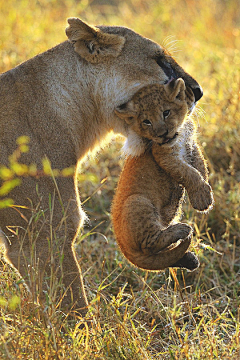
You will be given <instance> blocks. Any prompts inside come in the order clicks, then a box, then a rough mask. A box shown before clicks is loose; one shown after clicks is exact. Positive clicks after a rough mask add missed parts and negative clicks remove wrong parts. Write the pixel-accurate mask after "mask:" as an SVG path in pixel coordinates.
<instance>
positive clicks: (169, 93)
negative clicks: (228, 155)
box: [112, 79, 213, 270]
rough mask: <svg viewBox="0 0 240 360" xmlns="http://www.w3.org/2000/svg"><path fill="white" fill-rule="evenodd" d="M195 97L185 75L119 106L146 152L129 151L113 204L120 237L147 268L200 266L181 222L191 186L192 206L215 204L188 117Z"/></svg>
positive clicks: (146, 89)
mask: <svg viewBox="0 0 240 360" xmlns="http://www.w3.org/2000/svg"><path fill="white" fill-rule="evenodd" d="M192 96H193V94H192V92H191V90H189V89H186V88H185V83H184V81H183V80H182V79H178V80H172V81H171V82H170V83H168V84H167V85H160V84H154V85H148V86H146V87H144V88H142V89H140V90H139V91H138V92H137V93H136V94H135V95H134V96H133V98H132V99H131V100H130V101H129V102H127V103H126V104H123V105H121V106H120V107H118V108H117V109H116V114H117V115H118V116H119V117H120V118H123V119H124V120H125V121H126V122H127V123H128V124H129V125H130V128H132V129H133V130H134V131H135V132H136V133H137V134H138V135H140V136H141V137H142V138H143V139H144V142H145V145H146V151H145V153H144V154H142V155H140V156H139V157H131V156H129V157H128V158H127V160H126V162H125V165H124V168H123V171H122V173H121V176H120V180H119V183H118V187H117V190H116V194H115V197H114V200H113V205H112V220H113V226H114V231H115V235H116V239H117V242H118V244H119V246H120V248H121V250H122V252H123V254H124V255H125V256H126V258H127V259H128V260H129V261H130V262H132V263H133V264H134V265H136V266H138V267H140V268H143V269H147V270H163V269H165V268H167V267H185V268H187V269H189V270H194V269H195V268H197V267H198V265H199V262H198V259H197V257H196V256H195V255H194V254H193V253H192V252H186V251H187V249H188V247H189V245H190V242H191V236H192V228H191V227H190V226H189V225H187V224H184V223H181V222H177V220H178V219H179V217H180V215H181V204H182V201H183V197H184V188H185V189H186V191H187V193H188V196H189V199H190V202H191V204H192V206H193V207H194V208H195V209H197V210H199V211H207V210H209V209H210V208H211V206H212V204H213V196H212V190H211V187H210V185H209V184H208V182H207V180H208V172H207V166H206V161H205V160H204V158H203V155H202V152H201V150H200V148H199V146H198V144H197V143H196V135H195V125H194V122H193V120H192V119H189V118H186V114H187V111H188V106H187V102H188V101H190V100H191V97H192Z"/></svg>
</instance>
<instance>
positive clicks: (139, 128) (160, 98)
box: [116, 79, 194, 146]
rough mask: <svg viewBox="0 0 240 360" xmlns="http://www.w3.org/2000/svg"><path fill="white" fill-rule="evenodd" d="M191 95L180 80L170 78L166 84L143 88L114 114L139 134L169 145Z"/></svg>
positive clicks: (173, 139) (182, 120)
mask: <svg viewBox="0 0 240 360" xmlns="http://www.w3.org/2000/svg"><path fill="white" fill-rule="evenodd" d="M193 97H194V95H193V93H192V92H191V91H189V90H188V91H186V87H185V83H184V81H183V80H182V79H177V80H172V81H171V82H169V83H168V84H166V85H160V84H153V85H148V86H145V87H143V88H142V89H140V90H139V91H138V92H137V93H136V94H135V95H134V96H133V97H132V99H131V100H130V101H129V102H127V103H126V104H123V105H121V106H119V107H118V108H117V109H116V113H117V115H118V116H119V117H121V118H124V120H125V121H126V123H127V124H128V125H129V127H130V129H132V130H133V131H134V132H135V133H137V134H138V135H139V136H140V137H142V138H145V139H148V140H152V141H154V142H157V143H158V144H160V145H163V146H170V145H173V143H175V140H176V139H177V137H178V132H179V130H180V128H181V126H182V124H183V122H184V119H185V117H186V115H187V112H188V102H191V101H192V98H193Z"/></svg>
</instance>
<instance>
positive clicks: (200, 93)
mask: <svg viewBox="0 0 240 360" xmlns="http://www.w3.org/2000/svg"><path fill="white" fill-rule="evenodd" d="M191 89H192V91H193V94H194V97H195V101H196V102H197V101H198V100H200V99H201V97H202V96H203V91H202V88H201V86H198V87H196V88H193V87H191Z"/></svg>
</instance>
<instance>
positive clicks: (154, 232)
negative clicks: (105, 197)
mask: <svg viewBox="0 0 240 360" xmlns="http://www.w3.org/2000/svg"><path fill="white" fill-rule="evenodd" d="M112 214H113V224H114V229H115V234H116V238H117V241H118V244H119V246H120V248H121V250H122V252H123V254H124V255H125V256H126V258H127V259H128V260H129V261H131V262H132V263H133V264H135V265H136V266H138V267H140V268H142V269H147V270H163V269H165V268H167V267H170V266H171V265H172V264H174V263H175V262H177V261H178V260H179V259H181V258H182V257H183V256H184V254H185V252H186V250H187V249H188V247H189V245H190V242H191V235H192V228H191V227H190V226H188V225H187V224H184V223H178V224H174V225H170V226H168V227H163V226H162V219H161V217H160V215H159V214H158V212H157V210H156V208H155V207H154V206H153V204H152V203H151V202H150V200H148V199H146V198H145V197H143V196H140V195H132V196H130V197H129V198H128V199H127V200H126V202H125V203H124V206H123V208H122V209H121V210H120V214H119V213H118V214H117V211H116V212H115V209H114V205H113V212H112ZM178 240H180V241H179V242H178Z"/></svg>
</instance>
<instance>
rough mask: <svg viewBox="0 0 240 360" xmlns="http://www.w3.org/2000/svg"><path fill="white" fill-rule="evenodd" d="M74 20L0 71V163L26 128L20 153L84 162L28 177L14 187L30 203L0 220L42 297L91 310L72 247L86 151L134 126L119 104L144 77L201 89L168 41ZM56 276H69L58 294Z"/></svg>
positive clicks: (55, 161)
mask: <svg viewBox="0 0 240 360" xmlns="http://www.w3.org/2000/svg"><path fill="white" fill-rule="evenodd" d="M68 22H69V26H68V28H67V30H66V33H67V36H68V39H69V41H65V42H63V43H62V44H60V45H58V46H56V47H54V48H53V49H50V50H48V51H47V52H45V53H43V54H40V55H38V56H36V57H34V58H32V59H30V60H28V61H26V62H24V63H23V64H21V65H19V66H17V67H16V68H14V69H12V70H10V71H8V72H6V73H5V74H2V75H1V77H0V109H1V110H0V163H1V164H4V165H6V166H7V165H8V159H9V156H10V155H11V154H12V153H13V151H14V150H15V148H16V140H17V138H18V137H19V136H21V135H27V136H29V138H30V140H31V141H30V151H29V152H28V153H25V154H23V155H22V157H21V162H23V163H26V164H30V163H35V164H36V165H37V166H38V168H39V169H41V166H42V159H43V158H44V157H47V158H48V159H49V160H50V162H51V165H52V168H54V169H63V168H67V167H69V166H74V167H75V169H76V172H75V175H74V177H73V178H63V177H61V178H56V179H55V180H54V179H52V178H51V177H42V178H35V177H25V178H22V183H21V186H19V187H16V188H15V189H14V190H13V191H12V192H11V194H10V197H11V198H12V199H13V200H14V202H15V204H16V205H20V206H22V207H21V208H8V209H4V210H1V211H0V228H1V230H2V232H3V233H4V234H5V235H4V237H5V240H6V241H5V242H6V244H7V245H6V257H7V258H8V261H9V262H10V263H11V264H12V265H13V266H14V267H15V268H16V269H18V271H19V272H20V274H21V276H22V277H23V278H24V279H25V281H26V283H27V284H28V286H29V288H30V289H31V291H32V293H33V295H34V292H35V290H36V286H37V287H38V290H40V294H41V291H42V290H44V296H43V298H44V299H45V298H46V294H50V295H51V296H52V297H53V298H54V296H55V297H56V298H58V299H60V300H61V303H62V308H68V309H69V308H70V307H71V306H72V307H73V309H75V310H79V311H80V312H81V313H82V314H84V313H85V312H86V310H87V305H88V302H87V298H86V295H85V290H84V286H83V281H82V275H81V269H80V266H79V264H78V262H77V261H76V258H75V251H74V241H75V239H76V237H77V235H78V231H79V228H80V227H81V226H82V225H83V221H84V212H83V210H82V209H81V205H80V199H79V194H78V184H77V176H76V174H77V168H78V166H79V163H80V161H81V160H82V159H83V158H84V156H85V155H86V154H87V153H88V152H89V151H91V150H92V149H94V148H95V147H96V146H97V145H99V144H100V143H101V141H102V140H103V139H104V138H105V136H106V135H107V134H108V133H109V132H110V131H114V132H116V133H122V134H123V135H125V136H128V135H129V126H128V125H127V124H126V122H125V121H123V120H121V119H119V117H117V116H116V115H115V113H114V110H115V109H116V107H117V106H119V105H121V104H123V103H124V102H126V101H128V100H129V99H130V98H131V97H132V96H133V94H134V93H135V92H136V91H137V90H138V89H140V88H141V87H143V86H144V85H147V84H151V83H164V82H167V81H168V80H169V79H170V78H172V77H182V78H184V80H185V82H186V84H187V86H189V87H191V88H192V89H193V91H194V93H195V100H196V101H197V100H198V99H199V98H200V97H201V96H202V91H201V88H200V86H199V85H198V83H197V82H196V81H195V80H194V79H193V78H192V77H191V76H190V75H188V74H187V73H186V72H185V71H184V70H183V69H182V68H181V67H180V66H179V65H178V64H177V63H176V62H175V61H174V60H173V58H172V57H171V56H170V54H168V53H167V52H166V51H165V50H164V49H163V48H162V47H161V46H159V45H158V44H156V43H154V42H153V41H151V40H149V39H146V38H144V37H142V36H140V35H138V34H136V33H135V32H133V31H132V30H130V29H127V28H123V27H107V26H100V27H94V26H89V25H87V24H86V23H84V22H83V21H81V20H80V19H77V18H72V19H69V20H68ZM194 103H195V101H193V102H192V103H191V104H190V105H189V108H191V107H192V106H194ZM130 138H131V139H133V138H134V140H133V141H130V142H129V144H128V145H129V149H130V150H129V151H132V152H134V151H135V146H134V144H137V143H138V141H139V142H140V138H139V137H138V136H137V135H136V136H135V135H134V132H131V136H130ZM142 151H143V147H142V146H140V147H138V149H137V152H138V153H141V152H142ZM0 185H1V184H0ZM24 207H25V208H24ZM36 209H37V210H36ZM30 265H31V266H30ZM30 270H33V273H32V275H31V274H30V275H29V271H30ZM50 279H51V280H50ZM53 279H54V282H55V284H58V283H59V284H60V285H61V283H62V286H60V285H56V289H55V290H56V293H54V294H51V287H50V282H51V281H53ZM35 283H37V284H38V285H35ZM60 293H61V294H62V296H61V297H59V296H60V295H59V294H60ZM53 295H54V296H53Z"/></svg>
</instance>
